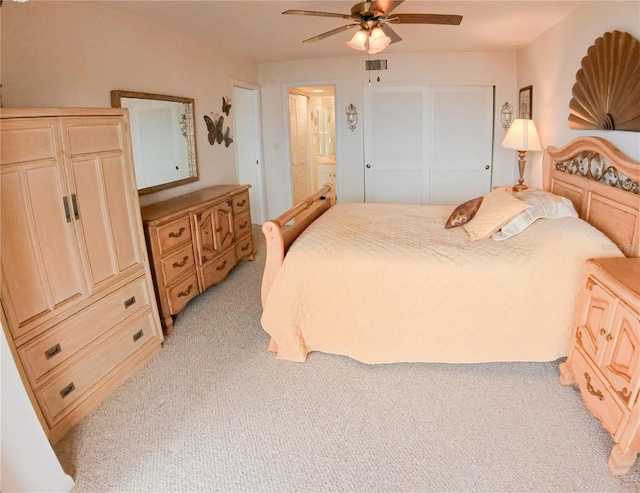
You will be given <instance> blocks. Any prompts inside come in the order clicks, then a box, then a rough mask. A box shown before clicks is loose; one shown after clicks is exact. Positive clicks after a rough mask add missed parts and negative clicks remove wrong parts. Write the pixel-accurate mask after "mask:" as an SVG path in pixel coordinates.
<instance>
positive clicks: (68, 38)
mask: <svg viewBox="0 0 640 493" xmlns="http://www.w3.org/2000/svg"><path fill="white" fill-rule="evenodd" d="M1 55H2V58H1V59H2V84H3V94H2V103H3V105H4V106H5V107H23V106H24V107H38V106H110V104H111V101H110V92H111V91H112V90H113V89H123V90H129V91H141V92H151V93H158V94H170V95H174V96H184V97H190V98H194V99H195V111H196V143H197V157H198V163H199V168H200V181H198V182H195V183H191V184H188V185H184V186H182V187H178V188H173V189H169V190H166V191H162V192H158V193H155V194H152V195H144V196H142V197H141V203H142V204H143V205H146V204H147V203H151V202H156V201H158V200H162V199H164V198H169V197H173V196H175V195H178V194H182V193H186V192H189V191H192V190H196V189H198V188H202V187H204V186H208V185H214V184H220V183H236V180H237V179H236V164H235V146H233V145H232V146H230V147H228V148H227V147H225V146H224V145H218V144H216V145H215V146H211V145H209V143H208V141H207V129H206V125H205V122H204V119H203V116H204V115H205V114H209V112H214V113H221V105H222V96H231V94H232V83H233V82H232V81H234V80H237V81H243V82H247V83H252V84H256V83H257V81H258V69H257V66H256V65H255V64H254V63H253V62H251V61H249V60H245V59H243V58H240V57H237V56H235V55H233V54H229V53H226V54H225V53H222V52H220V51H219V50H213V49H211V48H210V47H207V46H204V45H201V44H198V43H196V42H194V41H191V40H188V39H185V38H184V37H181V36H178V35H175V34H173V33H172V32H170V31H168V30H166V29H164V28H161V27H160V26H157V25H155V24H152V23H149V22H147V21H144V20H142V19H138V18H135V17H132V16H128V15H124V14H122V13H120V12H119V11H116V10H112V9H111V8H109V7H108V6H106V5H104V4H103V5H100V2H60V1H55V2H29V3H26V4H18V3H14V2H5V3H4V5H3V7H2V45H1ZM232 115H233V113H232ZM227 123H228V124H229V126H230V127H231V128H232V129H233V122H232V120H231V118H230V117H227V118H226V119H225V126H226V124H227Z"/></svg>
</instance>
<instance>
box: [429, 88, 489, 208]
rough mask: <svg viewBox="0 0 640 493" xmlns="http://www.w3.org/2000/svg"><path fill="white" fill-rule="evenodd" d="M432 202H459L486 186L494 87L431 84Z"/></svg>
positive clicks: (486, 188)
mask: <svg viewBox="0 0 640 493" xmlns="http://www.w3.org/2000/svg"><path fill="white" fill-rule="evenodd" d="M430 106H431V142H432V146H431V149H430V153H431V157H430V159H431V180H430V184H431V203H432V204H458V203H460V202H463V201H465V200H468V199H471V198H474V197H478V196H480V195H483V194H485V193H488V192H489V191H490V190H491V168H492V166H493V87H492V86H432V87H431V105H430Z"/></svg>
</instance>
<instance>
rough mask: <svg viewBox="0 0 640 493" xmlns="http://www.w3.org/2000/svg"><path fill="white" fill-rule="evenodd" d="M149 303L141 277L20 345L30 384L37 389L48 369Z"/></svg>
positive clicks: (146, 308) (146, 307)
mask: <svg viewBox="0 0 640 493" xmlns="http://www.w3.org/2000/svg"><path fill="white" fill-rule="evenodd" d="M149 300H150V295H149V292H148V291H147V285H146V282H145V278H140V279H138V280H136V281H134V282H132V283H130V284H128V285H126V286H124V287H122V288H120V289H119V290H118V291H116V292H115V293H112V294H110V295H109V296H107V297H105V298H104V299H103V300H101V301H100V302H98V303H95V304H93V305H91V306H89V307H88V308H86V309H85V310H83V311H82V312H80V313H78V314H77V315H76V316H75V317H73V318H72V319H71V320H68V321H65V322H62V323H61V324H59V325H57V326H56V327H53V328H52V329H50V330H48V331H47V332H45V333H43V334H41V335H40V336H38V337H36V338H35V339H33V340H32V341H29V342H28V343H26V344H24V345H22V346H21V347H20V348H18V353H19V354H20V359H21V360H22V364H23V366H24V369H25V371H26V373H27V377H28V378H29V381H30V382H31V384H32V385H33V386H34V387H37V386H38V385H40V384H41V383H42V380H43V377H44V376H45V375H46V374H47V372H49V371H50V370H51V369H53V368H54V367H56V366H57V365H59V364H61V363H62V362H64V361H66V360H67V359H68V358H70V357H71V356H73V355H74V354H76V353H77V352H78V351H80V350H81V349H82V348H84V347H85V346H87V345H88V344H90V343H92V342H93V341H94V340H95V339H97V338H98V337H100V336H101V335H102V334H104V333H106V332H107V331H108V330H109V329H111V328H112V327H114V326H115V325H117V324H118V323H120V322H121V321H122V320H124V319H125V318H127V317H130V316H131V315H133V314H134V313H136V312H140V310H148V309H149V302H150V301H149Z"/></svg>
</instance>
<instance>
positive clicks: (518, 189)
mask: <svg viewBox="0 0 640 493" xmlns="http://www.w3.org/2000/svg"><path fill="white" fill-rule="evenodd" d="M528 188H529V187H528V186H526V185H525V184H524V183H520V184H518V185H514V186H513V187H512V190H513V191H514V192H522V191H523V190H527V189H528Z"/></svg>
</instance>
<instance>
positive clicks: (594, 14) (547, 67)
mask: <svg viewBox="0 0 640 493" xmlns="http://www.w3.org/2000/svg"><path fill="white" fill-rule="evenodd" d="M615 29H617V30H619V31H623V32H628V33H630V34H631V35H633V36H634V37H635V38H636V39H640V2H638V1H637V0H632V1H623V2H615V1H601V2H587V3H586V4H585V5H582V6H580V7H579V8H577V9H576V10H575V11H574V12H572V13H571V15H569V16H567V17H566V18H565V19H563V20H562V21H561V22H560V23H558V24H557V25H555V26H554V27H552V28H551V29H549V30H548V31H547V32H545V33H544V34H543V35H542V36H540V37H539V38H538V39H536V40H535V41H533V42H532V43H530V44H529V45H528V46H527V47H526V48H525V49H523V50H522V51H520V52H519V53H518V86H519V87H524V86H528V85H532V86H533V119H534V120H535V122H536V124H537V126H538V130H539V131H540V137H541V139H542V145H544V146H547V145H554V146H557V147H560V146H563V145H565V144H567V143H568V142H569V141H571V140H572V139H574V138H576V137H579V136H582V135H596V136H599V137H602V138H604V139H607V140H609V141H611V142H613V144H615V145H616V146H617V147H618V148H619V149H620V150H621V151H622V152H624V153H625V154H627V155H629V156H630V157H632V158H633V159H636V160H640V132H621V131H596V130H588V131H586V130H571V129H569V126H568V123H567V118H568V117H569V101H571V88H572V87H573V84H574V83H575V80H576V72H577V71H578V70H579V69H580V61H581V60H582V58H583V57H584V56H585V55H586V54H587V49H588V48H589V47H590V46H591V45H593V43H594V42H595V40H596V39H597V38H599V37H600V36H602V35H603V34H604V33H605V32H608V31H613V30H615ZM541 161H542V153H540V152H536V153H533V155H532V156H530V158H528V159H527V163H528V170H527V173H526V175H525V176H526V179H525V182H526V183H529V184H530V185H534V186H541V185H542V171H541V170H542V168H541Z"/></svg>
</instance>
